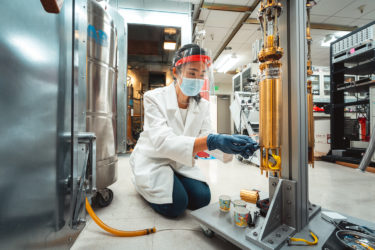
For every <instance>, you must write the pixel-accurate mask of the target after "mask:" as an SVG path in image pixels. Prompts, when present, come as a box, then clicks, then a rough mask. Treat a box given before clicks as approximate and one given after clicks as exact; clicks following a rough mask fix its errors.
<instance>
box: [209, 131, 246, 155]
mask: <svg viewBox="0 0 375 250" xmlns="http://www.w3.org/2000/svg"><path fill="white" fill-rule="evenodd" d="M207 147H208V150H215V149H219V150H220V151H222V152H224V153H227V154H240V153H241V152H243V151H244V150H246V147H247V141H246V140H244V139H241V138H236V137H235V136H232V135H224V134H209V135H208V136H207Z"/></svg>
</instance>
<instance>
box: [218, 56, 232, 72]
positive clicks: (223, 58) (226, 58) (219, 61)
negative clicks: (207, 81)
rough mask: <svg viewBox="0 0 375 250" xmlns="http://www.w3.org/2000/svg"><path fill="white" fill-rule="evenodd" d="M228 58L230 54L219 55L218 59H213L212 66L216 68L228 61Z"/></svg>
mask: <svg viewBox="0 0 375 250" xmlns="http://www.w3.org/2000/svg"><path fill="white" fill-rule="evenodd" d="M229 58H230V54H226V55H222V56H220V57H219V59H218V60H216V61H215V63H214V68H215V69H216V70H218V69H219V68H221V67H222V66H223V65H224V64H225V63H226V62H227V61H228V59H229Z"/></svg>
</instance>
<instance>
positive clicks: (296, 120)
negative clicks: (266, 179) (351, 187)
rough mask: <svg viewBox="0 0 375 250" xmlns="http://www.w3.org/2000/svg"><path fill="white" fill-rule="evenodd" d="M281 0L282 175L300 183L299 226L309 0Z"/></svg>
mask: <svg viewBox="0 0 375 250" xmlns="http://www.w3.org/2000/svg"><path fill="white" fill-rule="evenodd" d="M281 3H282V4H283V6H284V13H283V14H282V18H280V33H281V34H284V35H281V41H280V42H281V47H282V48H284V53H285V54H284V56H283V58H282V63H283V66H282V72H283V79H282V80H283V115H284V119H283V129H282V131H283V137H282V148H283V150H282V153H283V154H282V164H283V165H282V178H285V179H289V180H294V181H296V182H297V186H296V201H295V204H296V209H295V218H296V220H295V221H296V230H297V231H300V230H301V229H302V228H303V227H304V226H306V225H307V224H308V218H309V216H308V215H309V214H308V168H307V155H308V154H307V152H308V150H307V134H308V130H307V104H306V103H307V102H306V100H307V99H306V98H307V97H306V54H307V48H306V47H307V46H306V39H305V36H306V1H305V0H304V1H287V0H283V1H281Z"/></svg>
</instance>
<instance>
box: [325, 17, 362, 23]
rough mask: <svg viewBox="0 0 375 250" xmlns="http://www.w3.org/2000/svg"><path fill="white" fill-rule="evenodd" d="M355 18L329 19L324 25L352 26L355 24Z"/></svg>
mask: <svg viewBox="0 0 375 250" xmlns="http://www.w3.org/2000/svg"><path fill="white" fill-rule="evenodd" d="M354 20H355V19H354V18H349V17H336V16H333V17H329V18H328V19H326V20H325V21H324V23H328V24H336V25H352V23H353V22H354Z"/></svg>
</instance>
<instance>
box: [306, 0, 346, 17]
mask: <svg viewBox="0 0 375 250" xmlns="http://www.w3.org/2000/svg"><path fill="white" fill-rule="evenodd" d="M351 2H353V0H321V1H319V2H318V3H317V5H315V6H314V7H313V8H312V9H311V14H312V15H324V16H332V15H333V14H334V13H336V12H337V11H339V10H341V9H342V8H344V7H345V6H347V5H348V4H350V3H351Z"/></svg>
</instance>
